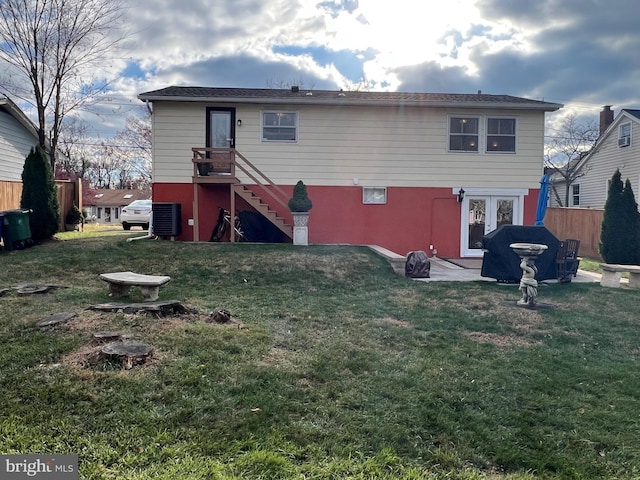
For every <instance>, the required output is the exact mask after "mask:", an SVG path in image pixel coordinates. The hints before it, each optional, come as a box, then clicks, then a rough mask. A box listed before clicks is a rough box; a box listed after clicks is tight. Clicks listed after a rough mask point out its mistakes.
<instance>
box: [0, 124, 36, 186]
mask: <svg viewBox="0 0 640 480" xmlns="http://www.w3.org/2000/svg"><path fill="white" fill-rule="evenodd" d="M37 143H38V139H37V138H35V137H34V136H33V135H32V134H31V132H29V131H28V130H27V129H25V128H24V126H23V125H22V124H21V123H20V122H18V121H17V120H16V119H15V118H13V116H11V115H9V114H8V113H6V112H0V180H5V181H18V182H21V181H22V170H23V167H24V160H25V158H27V155H28V154H29V150H31V148H32V147H33V146H34V145H36V144H37Z"/></svg>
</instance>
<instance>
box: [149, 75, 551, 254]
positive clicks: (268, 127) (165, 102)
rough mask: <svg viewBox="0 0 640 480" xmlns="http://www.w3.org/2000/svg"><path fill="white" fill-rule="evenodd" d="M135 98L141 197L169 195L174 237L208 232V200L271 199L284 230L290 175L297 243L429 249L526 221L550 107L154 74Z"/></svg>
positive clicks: (473, 243)
mask: <svg viewBox="0 0 640 480" xmlns="http://www.w3.org/2000/svg"><path fill="white" fill-rule="evenodd" d="M139 98H140V99H141V100H143V101H146V102H151V103H152V104H153V105H152V106H153V117H152V118H153V148H154V152H153V198H154V202H176V203H178V204H180V206H181V212H182V228H181V231H182V234H181V236H180V237H179V238H180V239H182V240H195V241H200V240H207V239H209V236H210V233H211V231H212V229H213V227H214V224H215V221H216V217H217V211H218V207H219V206H223V207H225V208H230V209H232V210H233V211H236V210H243V209H247V210H256V211H258V212H259V213H262V214H264V215H265V216H268V215H270V213H268V211H270V212H273V214H272V217H273V218H272V221H273V222H274V223H275V222H277V221H278V220H277V218H282V219H284V222H282V223H283V225H280V228H281V230H282V231H283V235H284V236H285V238H287V237H289V238H290V235H291V233H290V227H289V226H288V225H291V223H292V222H291V215H290V213H289V211H288V209H287V207H286V197H287V196H288V195H290V194H291V192H292V190H293V186H294V185H295V183H296V182H297V181H298V180H302V181H303V182H304V183H305V184H306V185H307V191H308V193H309V196H310V198H311V199H312V201H313V209H312V210H311V216H310V222H309V242H310V243H321V244H322V243H324V244H335V243H348V244H377V245H381V246H383V247H386V248H388V249H390V250H393V251H395V252H397V253H401V254H405V253H407V252H409V251H412V250H427V251H430V253H434V252H436V251H437V252H438V255H440V256H443V257H465V256H470V257H473V256H481V255H482V249H481V244H480V242H481V239H482V236H483V235H484V234H486V233H488V232H489V231H492V230H494V229H495V228H497V227H498V226H499V225H502V224H505V223H513V224H533V222H534V220H535V210H536V203H537V192H538V189H539V181H540V177H541V175H542V156H543V138H544V124H545V113H546V112H549V111H554V110H557V109H558V108H560V107H561V105H558V104H553V103H547V102H541V101H535V100H529V99H524V98H518V97H511V96H507V95H486V94H482V93H480V92H478V94H474V95H464V94H458V95H456V94H426V93H387V92H342V91H315V90H312V91H303V90H302V89H298V88H296V87H293V88H292V89H290V90H275V89H227V88H205V87H168V88H166V89H162V90H157V91H153V92H147V93H144V94H141V95H139ZM262 185H264V186H265V187H264V188H263V187H262ZM278 192H282V194H279V193H278ZM253 197H258V198H260V199H261V200H262V203H263V204H266V205H268V207H264V212H263V207H262V206H261V205H260V203H258V202H256V201H255V198H253ZM278 197H280V198H278ZM283 199H284V201H282V200H283Z"/></svg>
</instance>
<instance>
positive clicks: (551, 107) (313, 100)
mask: <svg viewBox="0 0 640 480" xmlns="http://www.w3.org/2000/svg"><path fill="white" fill-rule="evenodd" d="M138 99H140V100H142V101H149V102H194V103H203V102H204V103H235V104H260V105H329V106H337V105H349V106H378V107H396V106H408V107H433V108H438V107H440V108H467V109H483V108H501V109H505V110H542V111H545V112H555V111H556V110H559V109H560V108H562V107H563V106H564V105H562V104H559V103H543V104H531V103H506V102H505V103H502V102H445V101H441V102H435V101H424V102H420V101H411V100H371V99H366V100H358V99H349V98H345V97H338V98H334V99H327V98H318V97H313V96H312V95H310V96H309V97H308V98H306V97H295V98H283V97H279V98H271V97H260V98H257V97H209V96H180V95H146V94H140V95H138Z"/></svg>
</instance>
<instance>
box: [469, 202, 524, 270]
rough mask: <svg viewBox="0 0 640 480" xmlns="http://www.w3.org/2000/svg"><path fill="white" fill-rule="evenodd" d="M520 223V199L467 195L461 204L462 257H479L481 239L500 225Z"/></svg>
mask: <svg viewBox="0 0 640 480" xmlns="http://www.w3.org/2000/svg"><path fill="white" fill-rule="evenodd" d="M519 223H521V212H520V197H517V196H507V195H468V196H466V197H465V198H464V200H463V202H462V242H461V249H460V253H461V255H462V256H463V257H481V256H482V255H483V251H482V237H483V236H484V235H486V234H487V233H489V232H492V231H493V230H495V229H496V228H498V227H499V226H501V225H512V224H519Z"/></svg>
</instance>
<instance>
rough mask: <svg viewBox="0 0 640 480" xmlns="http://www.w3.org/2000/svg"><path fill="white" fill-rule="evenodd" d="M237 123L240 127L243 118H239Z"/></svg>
mask: <svg viewBox="0 0 640 480" xmlns="http://www.w3.org/2000/svg"><path fill="white" fill-rule="evenodd" d="M236 125H238V126H239V127H241V126H242V120H240V119H238V121H237V122H236Z"/></svg>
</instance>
